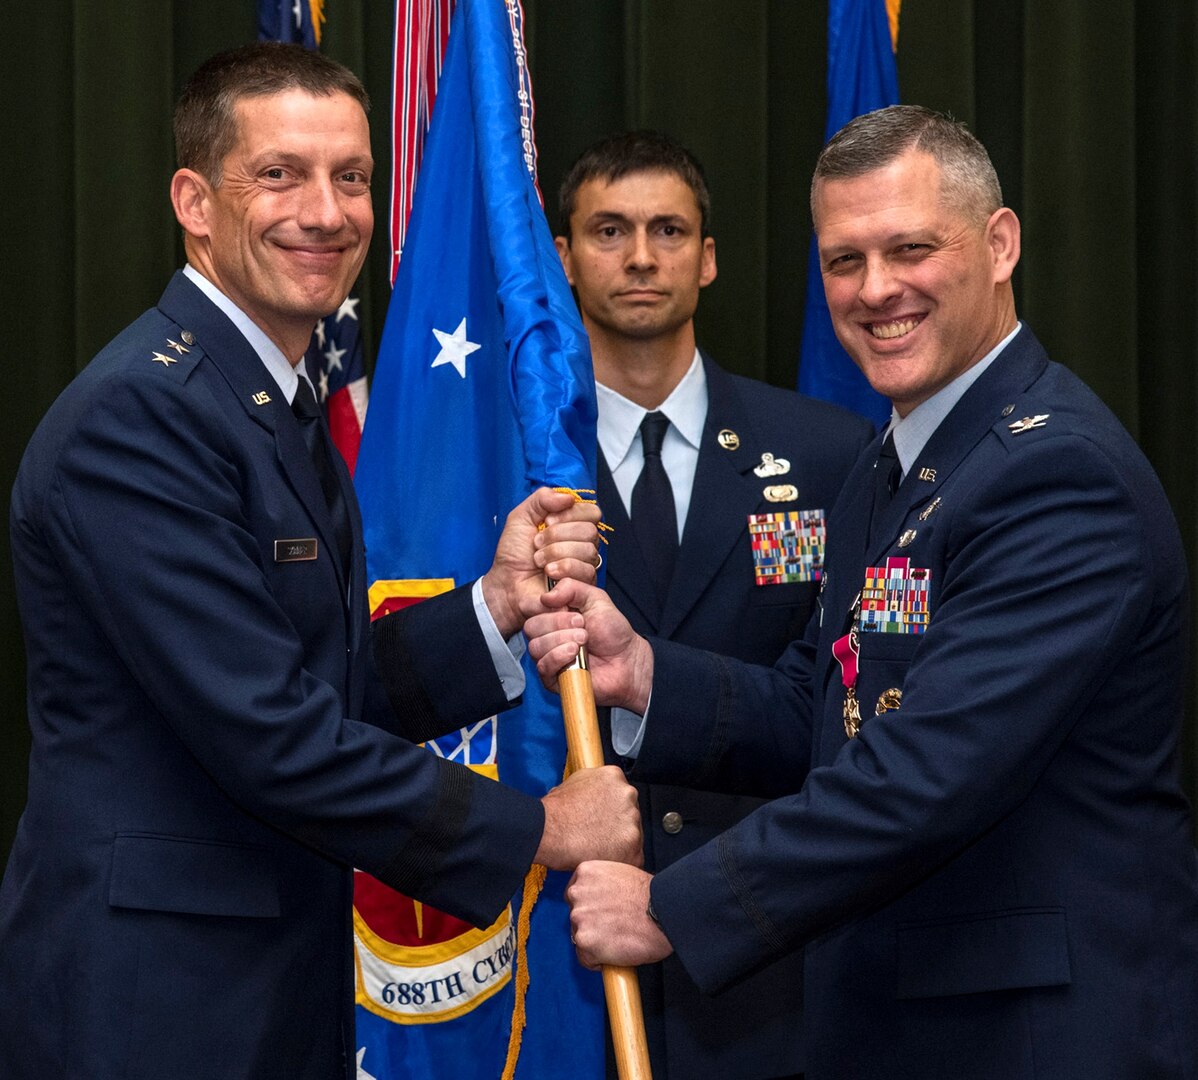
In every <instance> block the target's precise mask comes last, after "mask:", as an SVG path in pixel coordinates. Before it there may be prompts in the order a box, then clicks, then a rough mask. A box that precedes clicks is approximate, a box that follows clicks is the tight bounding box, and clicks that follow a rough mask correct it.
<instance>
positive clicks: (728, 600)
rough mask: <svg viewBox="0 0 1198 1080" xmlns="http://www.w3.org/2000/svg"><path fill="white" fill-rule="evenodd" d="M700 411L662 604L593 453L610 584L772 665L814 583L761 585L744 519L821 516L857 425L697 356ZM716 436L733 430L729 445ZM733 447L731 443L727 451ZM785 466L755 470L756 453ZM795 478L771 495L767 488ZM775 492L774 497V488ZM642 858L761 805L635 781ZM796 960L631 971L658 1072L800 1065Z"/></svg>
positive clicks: (848, 416)
mask: <svg viewBox="0 0 1198 1080" xmlns="http://www.w3.org/2000/svg"><path fill="white" fill-rule="evenodd" d="M703 365H704V371H705V373H706V376H707V393H708V406H707V419H706V422H705V425H704V428H703V442H702V445H701V447H700V449H699V461H698V465H697V468H696V470H695V479H694V483H693V486H692V489H691V503H690V510H689V512H688V514H687V518H686V523H685V527H684V529H683V536H682V543H681V546H680V548H679V553H678V562H677V565H676V568H675V573H674V578H673V581H672V583H671V585H670V589H669V592H668V594H667V596H666V599H665V604H664V606H663V607H662V608H661V609H660V610H659V607H658V604H657V602H656V597H655V593H654V589H653V584H652V581H651V580H650V578H649V575H648V571H647V569H646V567H645V563H644V559H643V557H642V555H641V552H640V548H639V547H638V545H637V542H636V538H635V536H634V535H633V532H632V526H631V524H630V522H629V520H628V516H627V514H626V513H625V512H624V507H623V503H622V502H621V501H620V496H619V494H618V492H617V491H616V489H615V485H614V483H613V481H612V479H611V474H610V472H609V471H608V468H607V465H606V463H605V462H604V461H603V460H602V454H600V462H599V503H600V505H601V506H602V507H603V511H604V515H605V519H606V520H607V521H608V522H609V523H610V524H612V525H613V526H614V527H615V532H614V534H613V535H612V538H611V543H610V545H609V549H608V550H607V552H606V561H607V591H608V593H609V594H610V595H611V598H612V600H613V601H614V602H615V603H616V605H617V606H618V607H619V608H620V610H621V611H622V612H624V614H625V615H626V616H627V617H628V619H629V621H630V622H631V623H632V625H633V626H634V627H635V629H636V630H637V631H638V633H642V634H645V635H658V636H660V637H664V638H668V639H670V640H671V641H677V642H682V643H684V644H686V645H693V646H696V647H698V648H702V649H711V650H712V651H714V652H720V653H724V654H726V655H728V656H734V657H737V658H739V659H741V660H745V661H749V662H751V663H757V664H772V663H773V662H774V661H775V660H776V659H778V657H779V656H780V655H781V654H782V652H783V650H785V648H786V647H787V645H789V644H790V642H791V641H792V640H794V639H795V638H796V637H800V636H801V635H802V633H803V629H804V627H805V626H806V624H807V620H808V617H809V616H810V614H811V611H812V609H813V607H814V604H815V596H816V592H817V590H818V588H819V583H818V582H816V581H810V582H786V583H780V584H773V585H756V584H755V583H754V582H755V578H754V573H753V553H752V550H751V548H750V539H751V538H750V534H749V525H748V519H749V515H751V514H768V513H778V512H785V511H789V510H821V511H823V512H824V514H825V515H826V514H827V513H829V512H830V511H831V509H832V504H833V503H834V502H835V500H836V496H837V495H838V494H839V492H840V487H841V485H842V483H843V482H844V478H845V477H846V476H847V475H848V472H849V470H850V469H851V468H852V466H853V463H854V462H855V461H856V460H857V456H858V454H859V453H860V451H861V450H862V449H863V448H864V447H865V446H866V444H867V443H868V442H869V441H870V439H871V438H872V436H873V426H872V425H871V424H870V423H869V422H868V421H866V420H864V419H862V418H861V417H859V416H855V415H853V414H852V413H849V412H846V411H845V410H843V409H839V408H837V407H835V406H833V405H828V404H826V403H824V402H820V401H814V400H812V399H810V398H806V397H802V396H800V395H799V394H796V393H794V392H793V391H791V390H780V389H778V388H777V387H773V386H767V385H766V384H764V383H760V382H756V381H754V380H752V379H745V378H742V377H740V376H737V375H732V374H729V373H728V372H726V371H724V370H723V369H722V368H720V367H717V366H716V364H714V363H713V362H712V361H711V359H710V358H709V357H707V356H704V357H703ZM720 432H730V433H732V435H734V436H735V441H733V440H732V439H730V438H729V437H727V436H726V437H725V440H724V443H725V445H722V444H721V441H720V437H719V436H720ZM733 446H734V448H730V447H733ZM765 454H769V455H772V457H773V458H774V459H775V460H778V459H782V460H785V461H786V462H787V463H788V469H787V471H786V472H784V473H780V474H776V475H767V476H758V475H757V474H756V473H755V472H754V469H755V468H758V467H760V466H761V465H762V461H763V455H765ZM785 485H791V486H792V487H793V488H794V489H795V491H794V497H793V498H786V499H784V500H783V501H780V502H771V501H770V500H769V499H767V497H766V495H765V492H766V489H767V488H775V489H776V488H778V487H782V486H785ZM775 497H777V496H775ZM638 791H639V795H640V802H641V811H642V816H643V819H644V829H645V865H646V868H647V869H650V870H654V871H656V870H662V869H665V867H667V866H669V865H671V864H672V863H674V862H676V861H677V860H678V859H680V858H681V857H682V856H684V855H686V854H688V853H690V852H691V851H694V850H695V849H696V848H698V847H701V846H702V845H703V844H705V843H706V842H707V841H709V840H711V839H712V838H713V837H715V836H717V835H718V834H719V833H721V832H723V831H724V830H725V829H727V828H729V827H731V826H732V825H734V824H735V823H736V822H738V821H740V820H741V818H743V817H744V816H745V815H746V814H748V813H749V812H750V811H752V810H754V809H756V808H757V807H758V806H760V805H761V800H760V799H756V798H753V797H751V796H745V795H741V796H734V795H728V794H720V793H715V792H710V791H694V790H687V789H685V788H680V787H675V786H672V785H667V784H644V785H639V788H638ZM802 973H803V966H802V955H801V953H794V954H791V955H789V956H786V957H783V958H780V959H778V960H777V961H775V962H774V963H772V964H770V965H769V967H767V968H766V969H765V970H764V971H762V972H761V973H759V974H758V975H755V976H753V977H752V978H749V979H746V980H744V981H742V982H741V983H739V984H738V985H737V986H735V987H732V988H731V989H729V990H727V991H726V992H724V993H722V994H719V995H717V996H715V997H711V996H708V995H706V994H703V993H701V992H700V990H699V988H698V987H697V986H696V985H695V982H694V980H693V979H691V978H690V976H688V975H687V973H686V971H685V970H684V969H683V967H682V964H681V963H680V962H679V961H678V959H677V958H676V957H671V958H668V959H667V960H666V961H665V962H664V963H663V964H661V965H653V966H649V967H644V968H642V969H641V970H640V975H641V989H642V995H641V996H642V1001H643V1003H644V1008H645V1014H646V1021H645V1023H646V1033H647V1035H648V1040H649V1049H650V1053H651V1055H652V1064H653V1075H654V1077H655V1080H727V1078H728V1077H733V1076H735V1077H736V1078H737V1080H768V1078H771V1077H777V1076H790V1075H793V1074H795V1073H798V1072H801V1071H802V1067H803V1064H802V1040H801V1038H800V1032H799V1005H800V1001H801V984H802Z"/></svg>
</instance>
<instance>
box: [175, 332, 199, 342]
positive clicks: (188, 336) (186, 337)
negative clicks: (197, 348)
mask: <svg viewBox="0 0 1198 1080" xmlns="http://www.w3.org/2000/svg"><path fill="white" fill-rule="evenodd" d="M179 336H180V337H181V338H182V339H183V344H184V345H194V344H195V343H196V336H195V334H193V333H192V332H191V331H190V330H184V331H183V333H181V334H180V335H179Z"/></svg>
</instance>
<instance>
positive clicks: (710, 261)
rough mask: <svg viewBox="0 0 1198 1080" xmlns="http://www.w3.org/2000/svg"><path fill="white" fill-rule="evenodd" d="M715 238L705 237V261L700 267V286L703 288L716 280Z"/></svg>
mask: <svg viewBox="0 0 1198 1080" xmlns="http://www.w3.org/2000/svg"><path fill="white" fill-rule="evenodd" d="M715 275H716V268H715V238H714V237H711V236H705V237H704V238H703V261H702V264H701V265H700V267H699V288H701V289H703V288H706V287H707V286H708V285H710V284H711V283H712V282H713V281H715Z"/></svg>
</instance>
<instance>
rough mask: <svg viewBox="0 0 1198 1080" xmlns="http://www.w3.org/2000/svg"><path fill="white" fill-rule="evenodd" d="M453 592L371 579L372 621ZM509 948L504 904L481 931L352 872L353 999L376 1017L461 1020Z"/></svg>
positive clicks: (497, 974)
mask: <svg viewBox="0 0 1198 1080" xmlns="http://www.w3.org/2000/svg"><path fill="white" fill-rule="evenodd" d="M452 588H453V580H452V579H450V578H422V579H409V580H403V581H376V582H375V583H374V584H373V585H372V586H371V587H370V617H371V619H377V618H378V617H379V616H380V615H387V614H390V613H391V612H393V611H398V610H399V609H400V608H404V607H408V606H410V605H412V604H417V603H419V602H420V601H421V600H426V599H428V598H429V597H430V596H436V595H437V594H438V593H443V592H448V591H449V590H450V589H452ZM464 734H465V733H464ZM467 742H468V738H467ZM467 764H469V765H470V768H472V769H474V770H475V771H476V772H480V773H483V774H484V775H486V776H490V777H491V778H492V779H495V778H496V777H497V775H498V774H497V767H496V765H495V762H494V760H493V755H492V758H491V760H489V761H488V762H486V763H484V764H471V763H470V762H467ZM515 951H516V928H515V926H514V925H513V924H512V913H511V908H510V907H508V908H506V909H504V912H503V914H501V915H500V916H499V918H498V919H496V920H495V922H494V923H493V924H492V925H491V926H489V927H487V928H486V929H485V930H480V929H478V928H476V927H473V926H471V925H470V924H469V923H465V922H462V920H461V919H456V918H454V917H453V916H452V915H447V914H445V913H444V912H442V911H437V910H436V909H435V908H430V907H426V906H425V905H424V904H421V903H420V902H419V901H416V900H412V899H411V898H410V897H407V896H404V895H402V894H401V893H397V892H395V891H394V890H393V889H391V888H389V887H388V886H386V885H384V884H382V883H381V882H380V881H377V880H375V879H374V878H373V877H371V876H370V875H369V874H366V873H363V872H362V871H360V870H358V871H355V872H354V968H355V975H356V980H355V981H356V993H355V998H356V1001H357V1003H358V1004H359V1005H361V1006H362V1007H363V1008H365V1009H368V1010H369V1011H370V1012H372V1013H374V1014H375V1015H377V1016H382V1017H384V1018H385V1019H387V1020H391V1021H393V1022H395V1023H398V1024H433V1023H438V1022H440V1021H442V1020H452V1019H453V1018H454V1017H457V1016H461V1015H462V1014H463V1013H467V1012H469V1011H470V1010H471V1009H473V1008H475V1007H476V1006H477V1005H479V1004H481V1003H482V1002H483V1001H485V1000H486V999H487V998H489V997H490V996H491V995H492V994H494V993H495V992H496V991H498V990H500V989H502V987H504V986H505V985H507V983H508V981H509V980H510V979H511V977H512V960H513V958H514V955H515Z"/></svg>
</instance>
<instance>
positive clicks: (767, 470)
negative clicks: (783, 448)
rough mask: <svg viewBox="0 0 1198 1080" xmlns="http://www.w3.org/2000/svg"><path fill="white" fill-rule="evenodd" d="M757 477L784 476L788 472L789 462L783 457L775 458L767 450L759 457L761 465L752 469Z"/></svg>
mask: <svg viewBox="0 0 1198 1080" xmlns="http://www.w3.org/2000/svg"><path fill="white" fill-rule="evenodd" d="M753 472H755V473H756V474H757V475H758V476H760V477H761V478H762V479H765V477H767V476H785V475H786V474H787V473H788V472H790V462H789V461H787V460H786V458H784V457H780V458H776V457H774V455H773V454H771V453H770V452H769V451H768V450H767V451H766V452H765V453H764V454H762V455H761V464H760V465H758V466H756V467H755V468H754V469H753Z"/></svg>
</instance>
